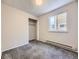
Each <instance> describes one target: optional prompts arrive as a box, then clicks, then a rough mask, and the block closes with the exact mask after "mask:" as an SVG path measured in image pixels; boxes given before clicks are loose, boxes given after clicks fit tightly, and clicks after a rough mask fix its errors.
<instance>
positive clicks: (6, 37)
mask: <svg viewBox="0 0 79 59" xmlns="http://www.w3.org/2000/svg"><path fill="white" fill-rule="evenodd" d="M1 9H2V11H1V12H2V49H1V50H2V51H5V50H8V49H12V48H15V47H18V46H21V45H24V44H27V43H28V18H34V19H37V18H36V17H35V16H32V15H30V14H28V13H26V12H23V11H21V10H18V9H16V8H13V7H11V6H8V5H6V4H3V3H2V6H1Z"/></svg>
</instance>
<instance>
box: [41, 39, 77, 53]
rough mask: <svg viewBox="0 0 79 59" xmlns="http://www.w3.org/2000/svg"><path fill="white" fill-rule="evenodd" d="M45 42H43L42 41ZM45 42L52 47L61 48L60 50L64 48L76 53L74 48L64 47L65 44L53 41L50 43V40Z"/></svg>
mask: <svg viewBox="0 0 79 59" xmlns="http://www.w3.org/2000/svg"><path fill="white" fill-rule="evenodd" d="M42 41H43V40H42ZM43 42H46V43H48V44H51V45H54V46H57V47H60V48H63V49H66V50H69V51H72V52H76V51H75V50H74V49H73V48H72V46H68V45H64V44H61V43H57V42H52V41H49V40H46V41H43Z"/></svg>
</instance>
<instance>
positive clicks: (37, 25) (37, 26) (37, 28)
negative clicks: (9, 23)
mask: <svg viewBox="0 0 79 59" xmlns="http://www.w3.org/2000/svg"><path fill="white" fill-rule="evenodd" d="M29 19H31V20H36V22H37V23H36V33H37V34H36V35H37V37H36V40H39V20H37V19H33V18H28V41H29Z"/></svg>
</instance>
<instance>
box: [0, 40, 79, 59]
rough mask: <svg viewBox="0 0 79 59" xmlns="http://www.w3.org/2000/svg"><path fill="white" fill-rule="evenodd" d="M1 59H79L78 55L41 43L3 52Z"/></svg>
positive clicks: (34, 42) (33, 43)
mask: <svg viewBox="0 0 79 59" xmlns="http://www.w3.org/2000/svg"><path fill="white" fill-rule="evenodd" d="M1 59H78V58H77V53H73V52H70V51H67V50H64V49H62V48H58V47H55V46H52V45H49V44H45V43H42V42H39V41H32V42H30V44H28V45H25V46H21V47H18V48H15V49H12V50H9V51H6V52H3V54H2V58H1Z"/></svg>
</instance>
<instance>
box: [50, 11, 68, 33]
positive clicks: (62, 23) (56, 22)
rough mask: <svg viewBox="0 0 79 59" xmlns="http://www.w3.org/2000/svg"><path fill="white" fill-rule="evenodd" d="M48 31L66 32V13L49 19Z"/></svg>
mask: <svg viewBox="0 0 79 59" xmlns="http://www.w3.org/2000/svg"><path fill="white" fill-rule="evenodd" d="M49 31H60V32H66V31H67V13H66V12H65V13H61V14H58V15H55V16H51V17H50V18H49Z"/></svg>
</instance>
